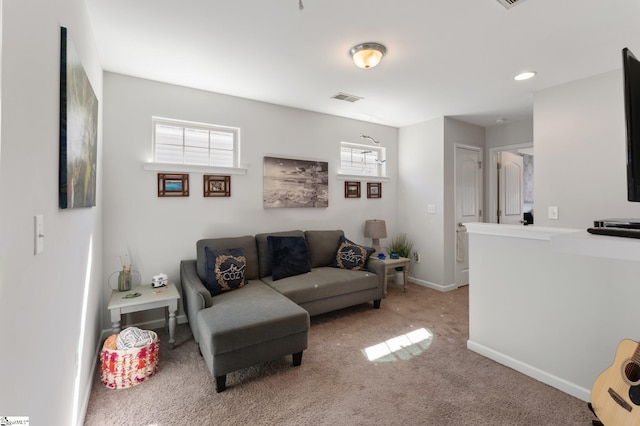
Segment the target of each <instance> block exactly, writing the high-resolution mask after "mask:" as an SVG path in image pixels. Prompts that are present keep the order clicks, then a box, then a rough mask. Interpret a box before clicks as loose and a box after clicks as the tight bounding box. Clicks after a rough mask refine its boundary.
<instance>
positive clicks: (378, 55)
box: [349, 43, 387, 69]
mask: <svg viewBox="0 0 640 426" xmlns="http://www.w3.org/2000/svg"><path fill="white" fill-rule="evenodd" d="M349 53H350V54H351V58H352V59H353V62H354V63H355V64H356V66H358V67H359V68H364V69H369V68H373V67H375V66H376V65H378V64H379V63H380V60H381V59H382V57H383V56H384V55H385V54H386V53H387V48H386V47H384V46H383V45H381V44H379V43H362V44H359V45H357V46H354V47H352V48H351V50H350V51H349Z"/></svg>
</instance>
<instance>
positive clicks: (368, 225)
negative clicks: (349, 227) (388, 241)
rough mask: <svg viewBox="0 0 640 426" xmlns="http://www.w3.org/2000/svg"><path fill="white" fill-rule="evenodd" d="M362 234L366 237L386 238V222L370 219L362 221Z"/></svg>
mask: <svg viewBox="0 0 640 426" xmlns="http://www.w3.org/2000/svg"><path fill="white" fill-rule="evenodd" d="M364 236H365V237H367V238H378V239H380V238H387V224H386V223H385V221H384V220H378V219H370V220H367V221H366V222H365V223H364Z"/></svg>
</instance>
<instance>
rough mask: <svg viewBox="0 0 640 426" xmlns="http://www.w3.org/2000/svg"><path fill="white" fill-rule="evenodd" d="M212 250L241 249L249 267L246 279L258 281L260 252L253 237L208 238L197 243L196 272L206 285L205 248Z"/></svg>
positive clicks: (246, 269) (246, 270)
mask: <svg viewBox="0 0 640 426" xmlns="http://www.w3.org/2000/svg"><path fill="white" fill-rule="evenodd" d="M205 247H209V248H210V249H218V250H219V249H232V248H241V249H242V250H243V251H244V257H245V258H246V259H247V267H246V268H245V271H244V276H245V279H247V280H255V279H258V251H257V248H256V240H255V238H253V237H252V236H245V237H231V238H207V239H202V240H199V241H198V242H196V255H197V258H196V270H197V272H198V277H200V280H201V281H202V282H203V283H204V282H205V281H206V280H207V271H206V260H207V259H206V256H205V253H204V248H205Z"/></svg>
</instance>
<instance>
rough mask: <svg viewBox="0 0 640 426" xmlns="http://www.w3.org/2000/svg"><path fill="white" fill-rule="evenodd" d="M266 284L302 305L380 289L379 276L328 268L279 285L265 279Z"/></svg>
mask: <svg viewBox="0 0 640 426" xmlns="http://www.w3.org/2000/svg"><path fill="white" fill-rule="evenodd" d="M262 281H263V282H264V283H265V284H267V285H269V286H270V287H272V288H274V289H275V290H277V291H278V292H280V293H282V294H283V295H285V296H287V297H288V298H289V299H291V300H293V301H294V302H296V303H297V304H300V305H301V304H304V303H308V302H313V301H316V300H322V299H328V298H331V297H336V296H342V295H345V294H350V293H356V292H360V291H365V290H370V289H375V288H376V287H378V286H379V282H378V276H377V275H376V274H374V273H372V272H367V271H354V270H348V269H338V268H331V267H327V266H325V267H321V268H313V269H312V270H311V272H310V273H308V274H304V275H297V276H295V277H288V278H284V279H281V280H278V281H274V280H273V279H272V277H265V278H262Z"/></svg>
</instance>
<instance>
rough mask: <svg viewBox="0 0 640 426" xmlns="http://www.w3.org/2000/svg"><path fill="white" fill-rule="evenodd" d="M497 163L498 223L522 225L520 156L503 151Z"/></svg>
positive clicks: (521, 163)
mask: <svg viewBox="0 0 640 426" xmlns="http://www.w3.org/2000/svg"><path fill="white" fill-rule="evenodd" d="M500 157H501V158H500V159H499V161H498V223H508V224H512V225H519V224H522V223H524V217H523V196H524V162H523V159H522V156H520V155H516V154H512V153H510V152H506V151H503V152H501V153H500Z"/></svg>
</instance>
